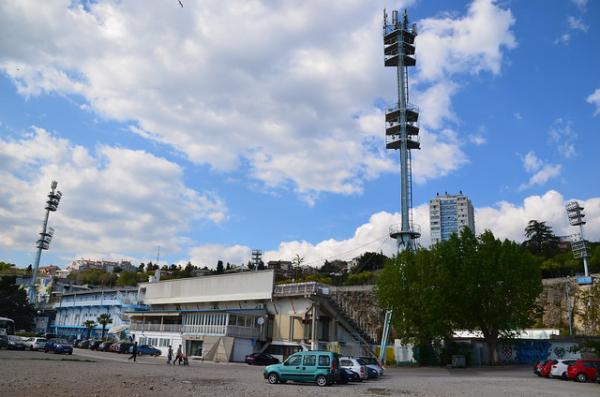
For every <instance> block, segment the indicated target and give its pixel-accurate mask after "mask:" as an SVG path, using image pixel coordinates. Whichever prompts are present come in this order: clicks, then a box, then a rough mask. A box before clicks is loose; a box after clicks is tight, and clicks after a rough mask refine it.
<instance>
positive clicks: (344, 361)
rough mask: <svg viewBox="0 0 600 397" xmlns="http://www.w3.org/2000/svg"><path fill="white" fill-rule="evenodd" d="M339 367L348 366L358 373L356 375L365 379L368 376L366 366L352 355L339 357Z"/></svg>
mask: <svg viewBox="0 0 600 397" xmlns="http://www.w3.org/2000/svg"><path fill="white" fill-rule="evenodd" d="M340 367H342V368H348V369H349V370H350V371H352V372H355V373H356V374H358V376H360V378H361V379H367V378H368V377H369V374H368V373H367V366H366V365H364V364H361V363H360V362H359V361H358V360H357V359H356V358H354V357H341V358H340Z"/></svg>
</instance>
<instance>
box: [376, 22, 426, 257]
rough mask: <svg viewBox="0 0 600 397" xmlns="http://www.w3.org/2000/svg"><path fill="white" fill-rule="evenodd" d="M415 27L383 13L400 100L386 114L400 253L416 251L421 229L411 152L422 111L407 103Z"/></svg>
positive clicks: (389, 63) (394, 231)
mask: <svg viewBox="0 0 600 397" xmlns="http://www.w3.org/2000/svg"><path fill="white" fill-rule="evenodd" d="M416 36H417V29H416V25H414V24H413V25H412V26H409V23H408V14H407V12H406V10H405V11H404V15H403V18H402V20H400V19H399V15H398V11H396V10H394V11H392V19H391V21H388V15H387V13H386V11H385V10H384V11H383V46H384V49H383V52H384V57H385V66H386V67H395V68H396V74H397V84H398V100H397V102H396V103H395V104H394V106H392V107H390V108H389V109H388V110H387V112H386V115H385V121H386V129H385V135H386V148H387V149H392V150H398V151H399V152H400V208H401V215H402V223H401V224H400V225H392V226H391V227H390V237H392V238H394V239H396V240H397V241H398V252H400V251H403V250H414V249H416V240H417V239H418V238H419V237H421V230H420V228H419V226H418V225H415V224H413V220H412V166H411V150H413V149H420V148H421V145H420V142H419V124H418V120H419V109H418V108H417V107H416V106H414V105H411V104H409V102H408V68H409V67H411V66H415V64H416V60H415V57H414V54H415V37H416Z"/></svg>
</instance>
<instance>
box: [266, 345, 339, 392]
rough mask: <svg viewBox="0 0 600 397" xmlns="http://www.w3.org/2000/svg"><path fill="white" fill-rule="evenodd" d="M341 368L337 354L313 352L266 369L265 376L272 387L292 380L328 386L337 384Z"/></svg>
mask: <svg viewBox="0 0 600 397" xmlns="http://www.w3.org/2000/svg"><path fill="white" fill-rule="evenodd" d="M339 367H340V365H339V356H338V354H337V353H333V352H328V351H319V350H313V351H306V352H299V353H295V354H293V355H291V356H289V357H288V359H287V360H285V361H284V362H283V363H281V364H273V365H269V366H267V367H265V370H264V372H263V376H264V377H265V379H266V380H268V381H269V383H270V384H272V385H274V384H276V383H285V382H287V381H288V380H290V381H295V382H315V383H316V384H317V385H319V386H327V385H330V384H332V383H334V382H335V378H336V374H337V370H338V368H339Z"/></svg>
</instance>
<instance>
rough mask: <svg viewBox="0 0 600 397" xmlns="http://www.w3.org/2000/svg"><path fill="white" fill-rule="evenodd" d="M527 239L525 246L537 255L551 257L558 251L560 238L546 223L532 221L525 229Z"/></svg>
mask: <svg viewBox="0 0 600 397" xmlns="http://www.w3.org/2000/svg"><path fill="white" fill-rule="evenodd" d="M525 237H527V240H525V241H524V242H523V246H524V247H526V248H527V249H528V250H529V251H531V253H533V254H535V255H544V256H546V257H549V256H551V255H554V254H555V253H556V252H557V250H558V238H557V237H556V236H555V235H554V232H553V231H552V228H551V227H550V226H548V225H546V222H541V221H538V220H535V219H532V220H530V221H529V222H528V223H527V226H526V227H525Z"/></svg>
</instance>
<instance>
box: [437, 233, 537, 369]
mask: <svg viewBox="0 0 600 397" xmlns="http://www.w3.org/2000/svg"><path fill="white" fill-rule="evenodd" d="M438 246H439V248H438V247H437V246H436V248H435V250H439V251H438V252H435V253H434V255H436V256H437V257H438V258H439V264H440V265H441V267H442V271H441V272H440V276H441V277H442V278H443V282H442V286H443V288H444V290H445V291H446V296H445V299H446V301H447V302H448V303H449V306H450V308H449V310H448V313H449V316H450V317H451V318H452V320H453V324H454V327H455V329H467V330H472V331H475V330H479V331H481V333H482V334H483V338H484V340H485V342H486V344H487V345H488V349H489V351H490V354H491V362H492V363H496V362H497V360H498V357H497V351H496V346H497V342H498V338H499V337H500V336H511V335H512V333H514V332H515V331H518V330H520V329H523V328H525V327H527V326H528V325H530V324H531V323H532V319H533V318H534V316H535V314H536V313H537V311H538V310H539V308H538V307H537V305H536V299H537V298H538V296H539V295H540V293H541V292H542V282H541V276H540V270H539V267H538V264H537V262H536V261H535V259H534V258H533V257H532V256H531V255H530V254H529V253H528V252H527V251H525V250H524V249H523V248H521V247H520V246H519V245H518V244H516V243H515V242H512V241H508V240H504V241H501V240H499V239H496V238H495V237H494V235H493V234H492V232H490V231H485V232H484V233H483V234H482V235H481V236H480V237H479V238H476V237H475V235H474V234H473V233H472V232H471V230H470V229H468V228H465V229H463V231H462V232H461V235H460V237H459V236H453V237H452V238H450V240H449V241H446V242H443V243H442V244H439V245H438Z"/></svg>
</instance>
